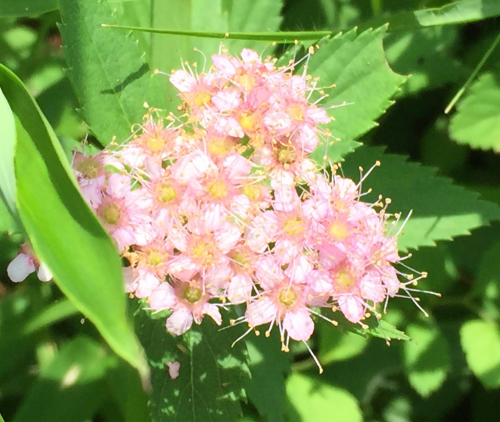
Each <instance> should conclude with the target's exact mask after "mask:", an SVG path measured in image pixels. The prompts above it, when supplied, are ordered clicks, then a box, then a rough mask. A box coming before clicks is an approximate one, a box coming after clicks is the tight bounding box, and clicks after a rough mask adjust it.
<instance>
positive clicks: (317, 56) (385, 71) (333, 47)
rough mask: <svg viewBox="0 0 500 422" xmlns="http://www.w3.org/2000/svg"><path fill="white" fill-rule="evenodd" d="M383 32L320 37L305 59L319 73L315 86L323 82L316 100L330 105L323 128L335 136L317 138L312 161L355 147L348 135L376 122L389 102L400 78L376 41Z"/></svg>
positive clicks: (339, 155) (337, 157) (311, 71)
mask: <svg viewBox="0 0 500 422" xmlns="http://www.w3.org/2000/svg"><path fill="white" fill-rule="evenodd" d="M385 32H386V28H385V27H382V28H378V29H376V30H368V31H365V32H363V33H362V34H360V35H359V36H356V31H355V30H352V31H350V32H348V33H346V34H344V35H338V36H336V37H334V38H331V39H324V40H322V41H321V42H320V43H319V49H318V50H317V51H316V52H315V53H314V54H313V55H312V56H311V57H310V58H309V62H308V66H307V71H308V73H309V74H310V75H312V76H313V77H319V82H318V87H325V89H324V91H325V94H328V97H327V98H326V99H325V100H323V101H321V103H320V104H321V106H322V107H325V108H331V110H330V112H329V115H330V116H331V117H333V119H334V120H332V122H331V123H330V124H329V125H328V128H329V129H330V131H331V133H332V135H333V137H334V139H335V140H333V141H332V139H328V140H327V141H326V142H325V141H323V142H322V143H321V144H320V145H319V146H318V148H317V149H316V151H314V152H313V154H312V157H313V158H314V159H315V160H316V161H317V162H318V163H323V160H324V158H326V159H327V160H330V161H332V162H338V161H340V160H341V159H342V157H343V156H344V155H346V154H347V153H349V152H351V151H353V150H354V149H355V148H356V147H358V146H359V145H360V144H359V143H358V142H355V141H354V140H355V139H357V138H359V137H360V136H361V135H363V134H364V133H366V132H367V131H368V130H370V129H371V128H373V127H374V126H376V123H375V119H377V118H378V117H379V116H380V115H381V114H382V113H384V112H385V110H386V109H387V108H388V107H389V106H390V105H391V104H393V102H392V101H391V100H390V98H391V97H392V96H393V95H394V94H395V93H396V92H397V91H398V89H399V87H400V86H401V85H402V84H403V82H404V81H405V80H406V78H405V77H404V76H401V75H397V74H395V73H394V72H393V71H392V70H391V69H390V68H389V66H388V64H387V61H386V59H385V55H384V50H383V46H382V41H383V37H384V35H385ZM330 86H333V88H331V89H326V88H327V87H330Z"/></svg>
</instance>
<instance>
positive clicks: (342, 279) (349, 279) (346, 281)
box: [336, 270, 356, 289]
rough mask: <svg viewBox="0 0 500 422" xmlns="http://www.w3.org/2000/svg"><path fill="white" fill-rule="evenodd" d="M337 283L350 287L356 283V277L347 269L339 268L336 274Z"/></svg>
mask: <svg viewBox="0 0 500 422" xmlns="http://www.w3.org/2000/svg"><path fill="white" fill-rule="evenodd" d="M336 278H337V283H338V284H340V285H341V286H342V287H344V288H346V289H350V288H351V287H352V286H354V284H356V277H354V276H353V275H352V274H351V273H350V272H349V271H347V270H340V271H339V272H338V274H337V277H336Z"/></svg>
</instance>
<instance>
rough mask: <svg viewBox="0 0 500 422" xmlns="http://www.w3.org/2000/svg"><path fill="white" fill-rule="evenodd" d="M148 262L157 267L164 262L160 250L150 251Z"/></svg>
mask: <svg viewBox="0 0 500 422" xmlns="http://www.w3.org/2000/svg"><path fill="white" fill-rule="evenodd" d="M148 262H149V264H150V265H152V266H153V267H156V266H157V265H160V264H161V263H162V262H163V257H162V255H161V253H160V252H158V251H154V250H153V251H150V252H149V257H148Z"/></svg>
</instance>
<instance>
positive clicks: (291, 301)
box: [279, 287, 298, 308]
mask: <svg viewBox="0 0 500 422" xmlns="http://www.w3.org/2000/svg"><path fill="white" fill-rule="evenodd" d="M297 297H298V296H297V293H295V292H294V291H293V289H292V288H288V287H287V288H286V289H283V290H282V291H281V292H280V294H279V301H280V302H281V303H282V304H283V305H285V306H286V307H287V308H289V307H291V306H293V305H295V304H296V303H297Z"/></svg>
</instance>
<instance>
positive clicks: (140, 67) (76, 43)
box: [59, 0, 166, 145]
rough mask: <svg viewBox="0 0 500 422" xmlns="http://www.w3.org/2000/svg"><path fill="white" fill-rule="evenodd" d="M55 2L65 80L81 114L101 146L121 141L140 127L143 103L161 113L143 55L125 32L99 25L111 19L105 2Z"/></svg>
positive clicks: (161, 104)
mask: <svg viewBox="0 0 500 422" xmlns="http://www.w3.org/2000/svg"><path fill="white" fill-rule="evenodd" d="M59 4H60V10H61V18H62V22H63V23H62V25H61V26H60V31H61V35H62V38H63V42H64V46H65V49H64V55H65V58H66V61H67V63H68V65H69V70H68V77H69V79H70V81H71V83H72V85H73V88H74V90H75V93H76V96H77V97H78V99H79V101H80V104H81V105H82V110H83V116H84V118H85V120H86V121H87V123H88V124H89V125H90V129H91V130H92V132H93V133H94V134H95V135H96V137H97V138H98V140H99V141H100V142H101V143H102V144H103V145H107V144H108V143H110V142H111V141H112V140H116V141H117V142H124V141H125V140H127V139H128V138H129V137H130V135H131V127H132V125H134V124H140V123H142V120H143V116H144V114H145V112H146V111H147V109H146V108H145V107H144V104H145V103H147V104H148V105H149V106H150V107H155V108H160V109H165V106H166V103H165V100H164V98H163V96H162V90H161V89H160V85H159V80H158V79H157V78H158V77H157V76H153V75H152V74H151V72H150V71H149V67H148V64H147V63H146V61H145V59H144V52H141V51H139V49H138V46H137V41H136V40H134V38H133V37H132V36H131V35H130V34H127V33H126V32H124V31H110V30H109V29H106V28H102V27H101V24H102V23H104V22H108V23H109V22H111V23H113V22H115V21H116V16H115V15H114V14H112V11H111V8H110V6H109V5H108V3H107V2H106V1H97V0H60V2H59ZM165 83H166V81H165Z"/></svg>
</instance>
